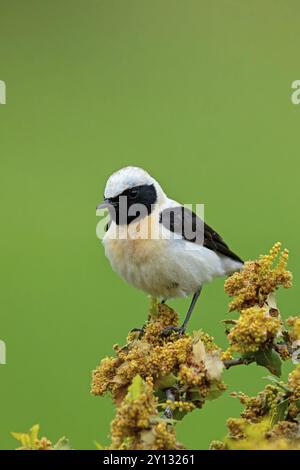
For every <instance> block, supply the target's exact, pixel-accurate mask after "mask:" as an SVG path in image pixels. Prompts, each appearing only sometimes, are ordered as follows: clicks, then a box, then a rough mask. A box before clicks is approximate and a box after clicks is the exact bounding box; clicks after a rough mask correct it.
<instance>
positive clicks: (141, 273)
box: [103, 232, 241, 298]
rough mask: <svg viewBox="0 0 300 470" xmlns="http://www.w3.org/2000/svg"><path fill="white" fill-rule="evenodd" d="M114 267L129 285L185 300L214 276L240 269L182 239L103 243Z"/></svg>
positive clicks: (237, 264)
mask: <svg viewBox="0 0 300 470" xmlns="http://www.w3.org/2000/svg"><path fill="white" fill-rule="evenodd" d="M103 244H104V247H105V254H106V256H107V257H108V259H109V260H110V263H111V265H112V268H113V269H114V270H115V271H116V272H117V273H118V274H119V275H120V276H121V277H122V278H124V279H125V280H126V281H127V282H129V283H130V284H132V285H134V286H135V287H137V288H138V289H141V290H143V291H145V292H147V293H148V294H150V295H152V296H153V297H163V298H172V297H182V296H186V295H189V294H191V293H194V292H196V291H197V290H198V289H199V288H200V286H202V285H203V284H204V283H206V282H210V281H211V280H212V279H213V278H214V277H217V276H224V275H226V274H229V273H231V272H234V271H236V270H237V269H239V268H240V267H241V264H240V263H237V262H235V261H232V260H230V259H229V258H224V257H222V256H219V255H218V254H216V253H214V252H213V251H211V250H209V249H207V248H205V247H203V246H199V245H196V244H191V243H190V242H187V241H185V240H182V239H177V240H170V239H160V240H139V239H127V240H120V239H111V238H110V237H109V232H108V233H107V234H106V236H105V237H104V240H103Z"/></svg>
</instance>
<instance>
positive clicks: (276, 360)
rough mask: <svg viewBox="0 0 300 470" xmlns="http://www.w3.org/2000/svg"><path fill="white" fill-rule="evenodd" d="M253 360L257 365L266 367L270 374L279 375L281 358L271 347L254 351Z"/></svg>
mask: <svg viewBox="0 0 300 470" xmlns="http://www.w3.org/2000/svg"><path fill="white" fill-rule="evenodd" d="M253 355H254V357H255V361H256V363H257V364H258V365H259V366H263V367H266V369H268V370H269V371H270V372H271V373H272V374H274V375H276V376H277V377H280V375H281V364H282V362H281V359H280V356H279V354H277V352H276V351H274V349H272V348H271V347H269V348H266V349H262V350H260V351H257V352H255V353H254V354H253Z"/></svg>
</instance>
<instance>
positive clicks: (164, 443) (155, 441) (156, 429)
mask: <svg viewBox="0 0 300 470" xmlns="http://www.w3.org/2000/svg"><path fill="white" fill-rule="evenodd" d="M111 438H112V442H111V445H110V447H109V449H112V450H120V449H123V450H142V449H148V450H161V449H164V450H167V449H181V448H182V446H181V445H180V444H179V443H177V442H176V436H175V431H174V428H173V426H170V425H168V424H167V422H164V421H162V420H161V419H160V418H159V416H158V412H157V398H156V397H155V396H154V393H153V384H152V383H151V381H149V380H148V382H145V381H144V380H143V379H142V378H141V377H140V376H139V375H137V376H135V377H134V379H133V381H132V384H131V385H130V386H129V388H128V393H127V395H126V397H125V398H124V400H123V401H122V403H121V405H120V406H119V407H118V409H117V414H116V417H115V419H114V420H113V421H112V424H111Z"/></svg>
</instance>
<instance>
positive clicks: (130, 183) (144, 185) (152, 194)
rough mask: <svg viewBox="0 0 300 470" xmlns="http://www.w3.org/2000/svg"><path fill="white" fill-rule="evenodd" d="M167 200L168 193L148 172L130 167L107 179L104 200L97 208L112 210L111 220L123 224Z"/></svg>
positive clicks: (149, 211) (140, 216)
mask: <svg viewBox="0 0 300 470" xmlns="http://www.w3.org/2000/svg"><path fill="white" fill-rule="evenodd" d="M165 200H166V195H165V193H164V192H163V190H162V188H161V187H160V185H159V184H158V182H157V181H156V180H155V179H154V178H153V177H152V176H150V175H149V173H147V172H146V171H145V170H143V169H142V168H138V167H133V166H127V167H125V168H121V170H118V171H116V172H115V173H113V174H112V175H111V176H110V177H109V178H108V180H107V183H106V186H105V190H104V201H103V203H101V204H99V205H98V206H97V209H103V208H107V209H109V211H110V215H111V217H112V219H113V220H114V221H115V222H116V223H117V224H120V225H122V224H129V223H131V222H132V221H133V220H136V219H137V218H138V219H141V218H143V217H145V216H147V215H149V214H150V213H151V212H152V211H153V210H154V209H155V208H156V207H159V205H160V204H162V203H163V202H164V201H165Z"/></svg>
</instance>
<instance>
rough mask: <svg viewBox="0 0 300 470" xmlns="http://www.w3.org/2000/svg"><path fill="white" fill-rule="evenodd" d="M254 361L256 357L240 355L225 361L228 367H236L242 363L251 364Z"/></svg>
mask: <svg viewBox="0 0 300 470" xmlns="http://www.w3.org/2000/svg"><path fill="white" fill-rule="evenodd" d="M252 362H255V358H254V357H253V358H247V359H245V358H243V357H238V358H237V359H231V360H228V361H223V363H224V366H225V368H226V369H230V367H234V366H240V365H242V364H244V365H245V366H248V365H249V364H251V363H252Z"/></svg>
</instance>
